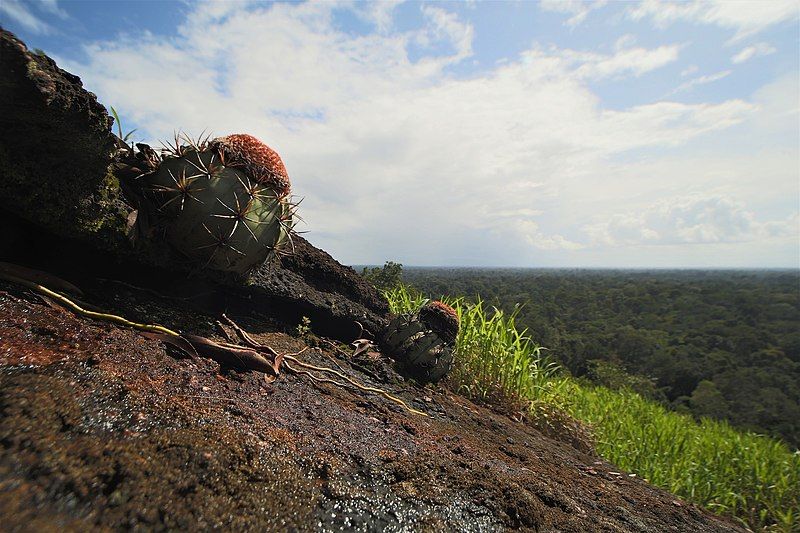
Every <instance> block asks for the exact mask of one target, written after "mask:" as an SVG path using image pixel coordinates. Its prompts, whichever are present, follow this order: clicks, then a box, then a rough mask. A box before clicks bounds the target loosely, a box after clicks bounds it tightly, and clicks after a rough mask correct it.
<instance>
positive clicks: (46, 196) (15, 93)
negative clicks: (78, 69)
mask: <svg viewBox="0 0 800 533" xmlns="http://www.w3.org/2000/svg"><path fill="white" fill-rule="evenodd" d="M0 72H2V75H0V208H2V209H5V210H8V211H10V212H12V213H14V214H16V215H18V216H20V217H22V218H24V219H26V220H29V221H31V222H34V223H36V224H37V225H39V226H41V227H43V228H46V229H47V230H48V231H50V232H52V233H53V234H54V235H56V236H59V237H68V238H72V239H78V240H83V241H86V240H92V242H94V243H95V244H96V245H98V246H102V247H105V248H116V247H119V246H121V245H124V244H125V233H126V221H127V215H128V212H129V208H128V207H127V206H126V205H125V203H124V202H123V201H122V199H121V197H120V193H119V185H118V182H117V180H116V178H115V177H114V175H113V174H112V173H111V172H110V171H109V164H110V163H111V157H112V153H113V151H114V150H115V147H116V144H115V140H114V136H113V135H112V133H111V124H112V119H111V118H110V117H109V116H108V114H107V113H106V110H105V108H104V107H103V106H102V105H101V104H99V103H98V102H97V98H96V97H95V95H94V94H92V93H90V92H88V91H86V90H85V89H84V88H83V85H82V84H81V80H80V78H78V77H77V76H74V75H72V74H70V73H69V72H66V71H64V70H62V69H60V68H58V66H57V65H56V63H55V61H53V60H52V59H50V58H49V57H47V56H45V55H40V54H37V53H33V52H31V51H29V50H28V49H27V47H26V46H25V44H24V43H22V41H20V40H19V39H17V38H16V37H15V36H14V35H13V34H11V33H10V32H8V31H5V30H2V29H0Z"/></svg>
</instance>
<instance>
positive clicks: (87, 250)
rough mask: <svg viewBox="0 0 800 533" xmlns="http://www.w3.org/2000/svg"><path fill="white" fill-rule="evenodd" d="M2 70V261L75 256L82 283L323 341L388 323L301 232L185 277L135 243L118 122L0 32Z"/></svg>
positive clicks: (375, 298)
mask: <svg viewBox="0 0 800 533" xmlns="http://www.w3.org/2000/svg"><path fill="white" fill-rule="evenodd" d="M0 73H2V75H1V76H0V221H2V222H3V228H4V231H3V232H0V254H3V253H4V248H5V249H8V250H11V249H16V250H17V251H16V252H15V253H17V254H18V255H19V254H22V255H24V256H25V258H27V260H29V261H33V262H36V261H37V260H38V261H39V262H41V261H43V260H49V259H45V258H48V257H57V258H63V259H64V263H65V264H64V265H63V267H64V268H67V269H70V268H71V267H70V264H69V263H70V261H69V259H70V258H72V257H82V258H83V259H82V260H80V261H72V264H73V265H74V266H75V269H74V270H75V271H76V274H78V275H82V272H89V271H95V272H96V273H97V272H98V269H99V270H108V269H111V270H113V271H114V272H115V274H116V277H117V278H118V279H122V280H125V281H128V282H137V281H140V282H145V283H147V284H150V285H151V286H156V287H160V288H163V289H164V290H168V291H172V292H177V293H179V295H180V296H181V297H184V298H188V299H189V301H190V303H192V304H198V305H206V306H209V305H210V306H212V307H214V308H226V307H234V308H236V307H238V306H241V305H244V306H247V307H248V308H250V309H251V310H253V312H256V313H260V314H263V315H267V316H273V317H274V316H276V313H277V315H280V317H281V319H282V320H283V321H284V322H291V323H294V324H297V323H299V322H300V321H301V319H302V317H304V316H305V317H308V318H310V319H311V324H312V327H314V328H315V329H316V330H317V331H318V332H319V333H321V334H324V335H328V336H332V337H335V338H338V339H341V340H344V341H350V340H353V339H354V338H355V337H356V336H357V335H359V333H360V332H361V326H363V327H364V328H366V329H367V330H368V331H369V332H371V333H372V334H373V335H374V334H377V332H378V331H379V330H380V329H382V327H383V326H384V325H385V323H386V319H387V316H386V315H387V314H388V305H387V303H386V302H385V300H383V298H381V297H380V296H379V295H378V294H377V292H376V291H375V289H374V288H373V287H372V286H371V285H369V284H368V283H366V282H365V281H364V280H363V279H361V277H360V276H358V274H356V272H355V271H354V270H353V269H351V268H348V267H345V266H343V265H341V264H339V263H338V262H336V261H335V260H334V259H333V258H332V257H331V256H330V255H328V254H327V253H325V252H324V251H322V250H319V249H318V248H315V247H313V246H312V245H310V244H309V243H308V242H307V241H306V240H305V239H303V238H302V237H300V236H295V237H294V238H293V240H294V244H293V246H292V247H291V251H292V253H291V254H290V255H288V256H283V257H281V258H274V259H273V260H272V261H270V262H269V263H267V264H265V265H263V266H261V267H260V268H259V269H257V270H256V271H255V272H254V273H253V274H252V275H251V276H250V279H249V280H246V281H245V280H242V279H240V278H238V277H235V276H227V275H223V274H220V273H215V272H209V271H196V270H195V271H191V270H189V271H187V270H186V266H185V265H183V264H180V262H173V261H171V258H170V257H169V256H168V255H165V254H164V253H163V252H164V250H162V249H160V248H159V247H158V246H147V245H144V244H143V243H141V242H137V243H134V242H133V240H132V238H131V237H132V235H131V232H132V231H133V228H132V226H131V221H132V220H133V217H134V216H135V209H134V204H135V202H132V201H129V200H126V198H125V195H124V194H123V191H122V189H121V188H120V183H119V181H118V179H117V177H116V176H115V175H114V173H113V170H114V168H115V166H114V163H115V161H114V159H113V154H114V153H115V151H116V148H117V139H116V137H115V136H114V135H113V134H112V132H111V126H112V123H113V120H112V119H111V118H110V117H109V116H108V113H107V112H106V110H105V108H104V107H103V106H102V105H101V104H100V103H98V102H97V98H96V97H95V95H94V94H92V93H90V92H88V91H86V90H85V89H84V88H83V85H82V83H81V81H80V79H79V78H78V77H77V76H74V75H72V74H70V73H69V72H66V71H64V70H62V69H60V68H59V67H58V66H57V65H56V64H55V62H54V61H53V60H52V59H50V58H49V57H47V56H45V55H42V54H38V53H34V52H31V51H29V50H28V49H27V47H26V46H25V44H24V43H22V42H21V41H20V40H18V39H17V38H16V37H14V35H13V34H11V33H10V32H7V31H5V30H2V29H0ZM20 247H22V248H24V249H23V250H21V251H20V250H19V248H20ZM56 250H58V253H54V252H55V251H56ZM5 253H8V252H5ZM0 258H1V257H0ZM37 258H38V259H37ZM78 265H79V266H78ZM97 275H98V276H100V275H103V274H101V273H97ZM187 276H188V279H187ZM198 295H201V296H198ZM356 321H358V322H359V323H360V325H358V324H356Z"/></svg>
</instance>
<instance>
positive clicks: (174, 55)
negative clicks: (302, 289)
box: [59, 2, 791, 265]
mask: <svg viewBox="0 0 800 533" xmlns="http://www.w3.org/2000/svg"><path fill="white" fill-rule="evenodd" d="M335 9H341V7H339V6H336V5H333V4H324V3H304V4H273V5H270V6H264V5H263V4H255V5H251V6H248V7H247V8H246V9H245V8H244V7H243V4H237V3H222V2H215V3H211V4H208V5H205V4H204V5H201V6H198V7H196V8H195V9H194V10H192V11H191V12H190V13H189V18H188V20H187V21H186V22H185V23H184V24H182V25H181V27H180V28H179V30H178V33H177V34H176V35H171V36H169V37H164V38H161V37H156V36H153V35H148V34H145V35H132V36H130V37H129V38H122V37H120V38H116V39H114V40H112V41H108V42H97V43H94V44H92V45H90V46H88V47H87V48H86V52H87V57H88V60H87V61H86V62H85V63H75V62H72V63H70V62H64V61H59V62H60V63H63V65H62V66H64V68H67V69H68V70H70V71H72V72H75V73H76V74H78V75H80V76H81V78H82V79H83V80H84V83H85V85H86V86H87V87H88V88H89V89H90V90H92V91H94V92H96V93H97V94H98V95H99V96H100V99H101V101H104V102H106V103H107V104H113V105H114V106H115V107H116V108H117V109H118V110H120V111H122V112H123V113H124V115H125V116H126V117H127V118H128V119H129V120H130V121H132V122H133V124H130V126H131V127H134V126H136V127H139V128H140V132H143V133H144V134H145V135H147V136H149V137H150V139H151V140H154V139H160V138H167V137H169V136H170V135H171V134H172V131H173V129H175V128H183V129H185V130H187V131H189V132H194V133H197V132H200V131H201V130H203V129H206V128H213V130H214V133H215V134H220V135H221V134H226V133H230V132H237V131H241V132H248V133H252V134H254V135H256V136H258V137H260V138H262V139H263V140H264V141H265V142H267V143H268V144H270V145H272V146H274V147H275V148H276V149H277V150H278V151H279V153H281V155H282V156H283V158H284V160H285V162H286V165H287V168H288V169H289V173H290V175H291V176H292V179H293V182H294V188H295V191H296V193H297V194H299V195H301V196H304V197H305V201H304V203H303V205H302V208H301V214H302V215H303V218H304V219H305V220H306V221H307V222H308V226H307V227H303V228H301V229H308V230H310V234H309V237H310V239H311V240H312V242H314V243H315V244H317V245H320V246H322V247H323V248H325V249H327V250H328V251H330V252H331V253H332V254H333V255H334V256H335V257H337V258H338V259H340V260H342V261H344V262H348V263H364V262H380V261H382V260H384V259H394V260H399V261H400V262H403V263H405V264H495V265H496V264H515V265H520V264H542V263H541V261H542V260H543V259H542V258H543V257H547V254H585V253H590V252H591V250H589V244H591V243H592V242H595V241H591V240H590V239H589V237H587V234H586V233H585V232H583V231H582V230H581V228H583V227H584V226H587V225H590V226H591V225H594V226H597V225H598V224H601V222H602V221H603V220H606V221H610V220H612V219H613V216H614V214H616V213H617V212H619V213H626V212H628V211H634V212H635V210H636V208H637V206H639V205H642V202H643V201H644V200H647V201H646V202H645V204H644V205H649V203H652V200H653V198H654V197H659V196H661V195H662V194H664V195H666V197H672V196H674V195H675V192H676V191H675V190H674V189H675V188H677V189H679V190H680V189H684V190H685V189H687V188H689V187H691V186H692V184H695V185H696V184H697V183H701V182H703V181H704V180H706V179H711V178H710V177H709V176H713V175H714V173H713V172H709V163H708V158H705V159H704V158H697V160H692V161H691V164H689V163H687V164H686V165H684V166H680V167H671V166H670V165H669V164H668V163H670V162H672V161H673V159H677V160H678V161H684V160H683V159H681V153H682V152H680V150H688V149H690V148H694V147H695V146H697V145H698V144H700V143H702V142H703V140H704V139H707V138H716V137H718V136H719V135H720V134H721V133H723V132H725V131H727V129H729V128H731V127H734V126H736V125H737V124H741V123H747V124H750V123H751V122H752V120H753V117H754V116H755V115H757V114H759V113H762V112H763V111H764V109H766V108H765V107H764V104H761V103H759V104H758V105H756V104H754V103H751V102H748V101H746V100H744V99H730V100H726V101H723V102H719V103H713V104H707V103H697V104H684V103H679V102H670V101H654V102H652V103H648V104H644V105H637V106H633V107H628V108H621V109H614V110H610V109H605V108H604V107H603V106H602V105H601V102H600V100H599V98H598V97H597V95H596V94H594V93H593V92H592V90H591V89H590V87H589V82H590V81H592V80H595V79H600V78H603V79H620V78H622V77H625V76H628V77H630V76H641V75H643V74H645V73H647V72H650V71H652V70H654V69H657V68H660V67H662V66H664V65H667V64H670V63H672V62H674V61H675V59H676V58H677V55H678V51H679V47H678V46H677V45H676V46H662V47H658V48H655V49H646V48H641V47H637V48H628V47H625V46H623V47H622V48H620V49H619V50H616V51H615V52H614V53H612V54H609V55H603V54H597V53H586V52H578V51H574V50H561V49H557V48H549V49H546V50H545V49H543V48H541V47H538V46H537V47H534V48H532V49H531V50H529V51H528V52H526V53H524V54H522V55H521V56H520V57H519V58H518V59H517V60H510V61H508V62H505V63H503V64H501V65H497V66H495V67H494V69H493V70H490V71H486V72H484V73H482V74H473V75H472V76H471V77H458V76H456V75H455V74H453V73H452V72H451V70H450V67H451V66H452V65H457V64H459V63H462V62H464V61H465V60H466V59H467V58H469V57H470V54H471V53H472V45H473V42H472V41H473V29H472V27H471V26H470V25H469V24H467V23H465V22H463V21H462V20H460V19H459V18H457V17H456V16H455V15H454V14H452V13H449V12H447V11H445V10H444V9H443V8H440V7H425V8H423V10H424V11H423V13H424V23H423V25H422V26H420V27H418V28H415V29H413V30H410V31H398V30H396V29H392V28H391V27H388V26H387V27H384V28H383V29H379V30H378V31H377V32H376V33H370V34H367V35H354V34H349V33H345V32H342V31H338V30H337V29H336V28H335V26H334V24H333V22H332V20H333V12H334V10H335ZM387 28H388V29H387ZM381 32H383V33H381ZM625 44H626V45H627V44H628V43H625ZM420 47H421V49H422V53H421V54H420V53H419V49H420ZM411 49H413V50H414V51H415V54H414V55H413V56H412V54H410V52H409V50H411ZM441 50H445V51H444V52H442V51H441ZM415 56H419V57H418V58H416V59H413V60H412V59H411V57H415ZM779 92H780V93H781V94H783V93H784V92H785V91H784V90H783V89H781V90H780V91H779ZM775 101H778V100H775ZM780 101H783V100H780ZM769 122H770V123H773V121H772V120H770V121H769ZM712 131H713V132H715V135H714V136H707V135H705V134H707V133H709V132H712ZM764 138H765V139H766V138H768V136H766V135H765V136H764ZM775 146H776V148H775V149H776V150H778V149H781V147H780V146H778V145H777V144H776V145H775ZM663 151H667V153H670V154H672V156H671V157H667V156H664V155H663ZM641 152H646V153H649V154H651V156H650V157H648V158H647V163H648V164H649V165H650V166H647V167H645V166H643V165H644V164H643V163H640V162H637V161H636V160H635V157H636V154H638V153H641ZM715 153H717V152H715ZM653 154H655V155H653ZM737 154H742V157H745V159H744V160H736V161H735V162H731V163H729V162H728V160H729V159H730V157H729V156H728V154H727V152H725V157H724V158H722V159H723V163H720V164H721V165H728V166H733V167H734V168H757V169H761V170H764V171H766V170H765V169H771V168H773V167H774V166H775V165H778V164H779V163H778V162H780V164H782V165H784V166H785V159H786V158H787V157H790V156H791V153H788V155H786V154H784V155H783V156H779V157H775V155H774V154H773V153H767V154H764V155H763V157H762V156H761V155H758V154H756V155H754V154H753V153H752V151H748V150H745V149H743V150H740V151H739V152H737ZM781 157H783V158H784V159H781ZM626 158H634V162H629V163H627V164H624V165H622V164H621V163H620V162H619V160H625V159H626ZM728 166H725V167H724V168H725V169H727V168H728ZM667 169H668V170H670V171H673V170H674V172H669V173H668V175H666V176H665V173H667ZM656 176H657V177H656ZM726 176H727V174H726ZM725 179H728V178H720V180H721V183H723V184H724V183H727V182H726V181H725ZM731 179H733V178H731ZM764 179H765V180H769V179H771V180H775V182H776V183H778V184H779V185H780V184H783V185H781V186H780V187H778V189H779V190H776V192H775V194H779V195H780V196H781V197H784V198H785V196H786V190H787V189H786V186H785V183H786V179H785V173H780V172H777V171H776V172H775V173H774V175H772V174H765V175H764ZM735 180H738V181H736V183H735V184H734V185H735V186H739V184H741V183H748V182H749V181H752V175H746V176H742V177H739V175H738V174H737V175H736V177H735ZM734 185H730V186H731V187H734ZM720 186H722V185H720ZM662 187H672V188H673V189H669V190H662ZM781 187H782V188H781ZM700 192H702V191H700ZM728 196H730V197H736V198H737V201H738V196H736V195H733V194H729V195H727V196H725V197H728ZM643 199H644V200H643ZM765 201H766V200H765ZM748 212H749V211H748ZM753 212H756V211H753ZM754 216H755V215H754ZM597 217H600V218H599V219H598V218H597ZM603 217H605V218H603ZM756 219H758V217H756ZM617 226H619V227H622V226H624V224H622V222H619V223H617ZM690 227H691V226H690ZM646 229H649V230H652V231H656V232H661V231H663V229H662V228H660V227H650V226H647V228H646ZM612 230H613V231H612ZM598 231H600V230H599V229H597V230H595V233H597V232H598ZM608 231H609V232H611V233H610V235H611V236H612V238H614V239H618V238H619V237H618V235H617V233H616V230H614V228H611V229H609V230H608ZM631 231H633V230H631ZM698 231H699V232H700V233H698V234H699V235H703V233H702V231H700V230H698ZM706 233H708V232H706ZM642 235H643V238H645V237H648V236H650V235H651V234H650V233H647V232H646V231H645V233H643V234H642ZM659 235H661V233H659ZM597 242H600V241H599V240H597ZM595 244H596V243H595ZM595 244H593V245H592V246H594V245H595ZM550 257H561V258H562V263H561V264H565V263H564V261H565V260H564V259H563V258H564V257H565V256H563V255H551V256H550ZM569 257H571V258H577V259H574V260H575V261H580V260H581V259H580V258H581V257H584V258H585V257H589V256H577V255H570V256H569ZM583 260H584V261H586V260H587V259H583ZM592 260H596V259H592ZM584 264H585V263H584Z"/></svg>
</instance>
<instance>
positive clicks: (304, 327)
mask: <svg viewBox="0 0 800 533" xmlns="http://www.w3.org/2000/svg"><path fill="white" fill-rule="evenodd" d="M295 331H296V332H297V336H298V337H305V336H307V335H308V334H309V333H311V319H310V318H308V317H307V316H304V317H303V318H302V319H300V323H299V324H297V328H295Z"/></svg>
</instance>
